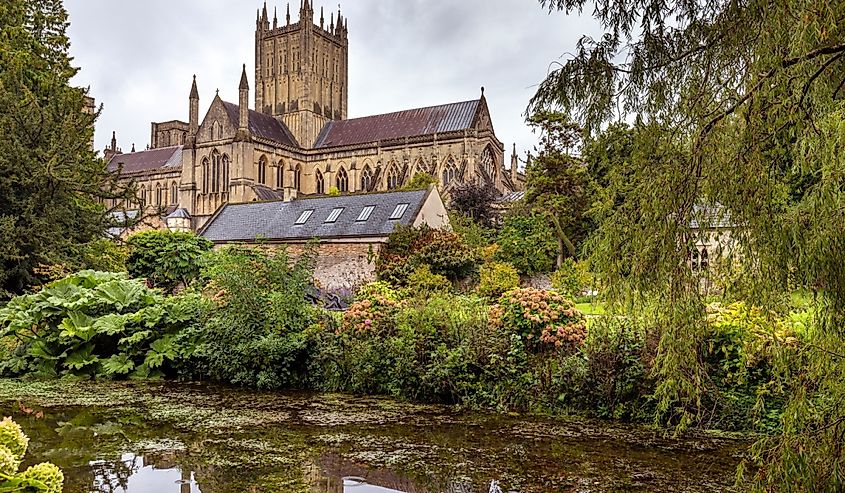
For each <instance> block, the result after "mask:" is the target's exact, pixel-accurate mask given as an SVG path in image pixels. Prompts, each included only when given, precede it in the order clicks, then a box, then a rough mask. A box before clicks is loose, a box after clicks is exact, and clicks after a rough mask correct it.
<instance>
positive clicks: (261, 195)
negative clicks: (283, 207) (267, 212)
mask: <svg viewBox="0 0 845 493" xmlns="http://www.w3.org/2000/svg"><path fill="white" fill-rule="evenodd" d="M252 191H253V192H255V196H256V197H258V200H261V201H265V200H281V199H283V198H284V197H283V196H282V192H277V191H276V190H273V189H272V188H270V187H268V186H266V185H253V186H252Z"/></svg>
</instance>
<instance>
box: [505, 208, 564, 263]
mask: <svg viewBox="0 0 845 493" xmlns="http://www.w3.org/2000/svg"><path fill="white" fill-rule="evenodd" d="M496 244H497V245H499V248H498V250H497V251H496V259H497V260H499V261H501V262H506V263H509V264H511V265H513V266H514V267H516V270H518V271H519V273H520V274H525V275H531V274H537V273H542V272H551V271H553V270H554V268H555V257H556V255H557V252H558V249H557V243H556V241H555V237H554V232H553V231H552V229H551V226H550V225H549V221H548V220H547V219H546V218H545V217H543V216H540V215H538V214H532V213H531V212H529V211H524V210H514V211H512V212H511V213H509V214H508V215H507V216H505V221H504V224H503V225H502V229H501V230H500V231H499V235H498V236H497V238H496Z"/></svg>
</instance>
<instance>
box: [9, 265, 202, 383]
mask: <svg viewBox="0 0 845 493" xmlns="http://www.w3.org/2000/svg"><path fill="white" fill-rule="evenodd" d="M206 308H207V307H206V305H205V304H204V303H203V302H202V300H201V299H200V298H199V296H197V295H185V296H180V297H171V298H165V297H163V296H162V295H161V293H159V292H157V291H155V290H152V289H149V288H147V287H146V286H145V285H144V284H143V283H141V282H140V281H137V280H131V279H127V278H126V275H125V274H114V273H102V272H94V271H83V272H80V273H78V274H75V275H72V276H69V277H67V278H65V279H63V280H61V281H57V282H54V283H52V284H50V285H48V286H47V287H46V288H44V289H43V290H41V291H40V292H38V293H36V294H33V295H28V296H21V297H18V298H15V299H14V300H12V301H10V302H9V304H8V305H7V306H6V307H5V308H3V309H1V310H0V338H5V337H13V338H15V339H17V340H18V342H19V345H18V346H17V349H16V350H15V351H14V353H13V354H12V356H11V357H10V358H8V359H5V360H4V361H3V362H2V365H0V370H2V372H3V373H4V374H6V375H24V374H30V373H34V374H36V375H41V376H64V375H68V376H76V377H103V378H113V379H120V378H126V377H127V376H129V377H138V378H150V377H164V376H177V375H178V374H179V371H180V369H181V368H182V367H183V366H184V365H186V360H187V359H189V358H190V357H191V356H192V354H193V349H194V346H193V345H192V344H191V343H190V342H189V341H188V340H186V339H183V338H181V332H182V331H183V330H185V329H187V328H189V327H191V326H192V325H196V324H199V323H200V322H201V319H202V318H203V316H204V313H205V311H206Z"/></svg>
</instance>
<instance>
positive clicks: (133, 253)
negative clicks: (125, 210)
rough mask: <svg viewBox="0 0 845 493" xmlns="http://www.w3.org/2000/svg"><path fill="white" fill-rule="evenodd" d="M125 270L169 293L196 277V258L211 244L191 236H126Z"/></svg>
mask: <svg viewBox="0 0 845 493" xmlns="http://www.w3.org/2000/svg"><path fill="white" fill-rule="evenodd" d="M127 245H128V247H129V255H128V257H127V259H126V270H127V272H129V275H130V276H132V277H135V278H138V279H146V280H147V281H148V282H149V283H150V284H151V285H152V286H154V287H157V288H162V289H164V290H165V291H167V292H172V291H173V290H174V289H175V288H176V287H177V286H179V285H180V284H182V285H184V286H187V285H188V284H190V283H191V282H192V281H194V280H195V279H197V278H198V277H199V275H200V259H201V258H202V256H203V255H204V254H206V253H207V252H209V251H211V248H212V247H213V246H214V244H213V243H212V242H211V241H209V240H207V239H205V238H203V237H201V236H197V235H195V234H194V233H182V232H171V231H155V230H154V231H144V232H142V233H138V234H135V235H132V236H130V237H129V240H128V241H127Z"/></svg>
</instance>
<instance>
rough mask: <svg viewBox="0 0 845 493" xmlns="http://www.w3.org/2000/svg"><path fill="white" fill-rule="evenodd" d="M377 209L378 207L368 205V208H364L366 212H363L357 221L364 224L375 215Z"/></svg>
mask: <svg viewBox="0 0 845 493" xmlns="http://www.w3.org/2000/svg"><path fill="white" fill-rule="evenodd" d="M375 208H376V206H374V205H368V206H367V207H364V210H362V211H361V214H359V215H358V219H356V221H360V222H363V221H366V220H367V219H369V218H370V216H371V215H372V214H373V211H374V210H375Z"/></svg>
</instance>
